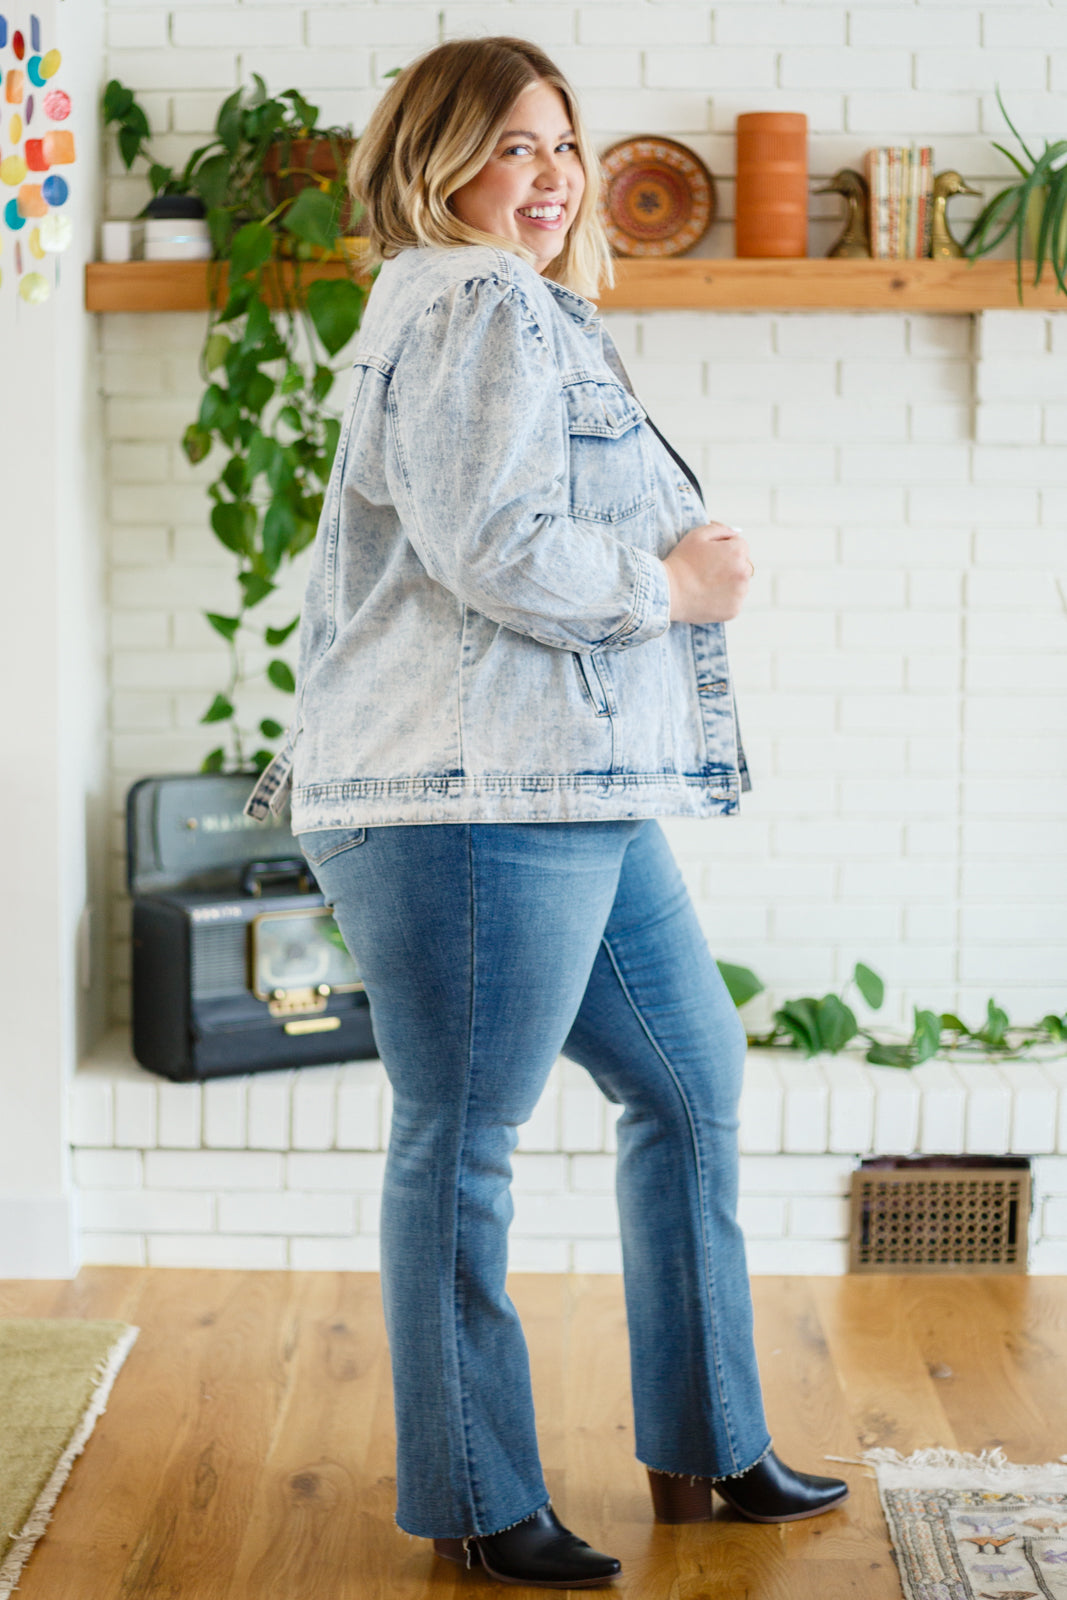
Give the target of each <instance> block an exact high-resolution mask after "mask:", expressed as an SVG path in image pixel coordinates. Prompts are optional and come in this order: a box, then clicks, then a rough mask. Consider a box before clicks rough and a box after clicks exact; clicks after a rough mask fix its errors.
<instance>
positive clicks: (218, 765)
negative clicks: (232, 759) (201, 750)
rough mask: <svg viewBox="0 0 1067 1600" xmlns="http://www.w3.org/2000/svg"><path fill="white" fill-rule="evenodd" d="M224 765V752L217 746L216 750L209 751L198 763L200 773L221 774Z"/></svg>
mask: <svg viewBox="0 0 1067 1600" xmlns="http://www.w3.org/2000/svg"><path fill="white" fill-rule="evenodd" d="M225 763H226V752H225V750H224V749H223V748H222V746H221V745H219V747H218V749H217V750H209V751H208V753H207V755H206V756H205V757H204V759H203V761H201V763H200V771H201V772H221V771H222V769H223V766H224V765H225Z"/></svg>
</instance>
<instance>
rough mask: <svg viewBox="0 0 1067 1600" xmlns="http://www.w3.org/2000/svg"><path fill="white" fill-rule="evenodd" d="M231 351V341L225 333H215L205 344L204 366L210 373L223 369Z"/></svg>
mask: <svg viewBox="0 0 1067 1600" xmlns="http://www.w3.org/2000/svg"><path fill="white" fill-rule="evenodd" d="M229 350H230V340H229V339H227V337H226V335H225V334H224V333H213V334H211V335H210V337H209V338H208V339H207V340H206V341H205V343H204V366H205V367H206V368H207V370H208V371H209V372H214V371H215V368H216V367H221V366H222V364H223V362H224V361H225V360H226V357H227V355H228V354H229Z"/></svg>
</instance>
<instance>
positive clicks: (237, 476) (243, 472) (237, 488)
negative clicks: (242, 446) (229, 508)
mask: <svg viewBox="0 0 1067 1600" xmlns="http://www.w3.org/2000/svg"><path fill="white" fill-rule="evenodd" d="M222 482H223V483H224V484H225V485H226V487H227V489H229V491H230V493H231V494H232V495H233V497H234V499H235V500H240V498H241V496H242V495H243V494H244V493H245V491H246V489H247V488H248V469H247V467H246V466H245V461H244V457H243V456H231V457H230V459H229V461H227V463H226V465H225V467H224V468H223V469H222Z"/></svg>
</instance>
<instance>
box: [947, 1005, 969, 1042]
mask: <svg viewBox="0 0 1067 1600" xmlns="http://www.w3.org/2000/svg"><path fill="white" fill-rule="evenodd" d="M941 1027H942V1029H943V1030H947V1031H948V1032H949V1033H958V1034H959V1036H960V1038H961V1039H962V1038H966V1037H967V1035H968V1034H969V1033H970V1031H971V1030H970V1028H968V1026H967V1024H966V1023H965V1022H964V1021H962V1020H961V1018H959V1017H957V1016H956V1014H955V1012H953V1011H942V1013H941Z"/></svg>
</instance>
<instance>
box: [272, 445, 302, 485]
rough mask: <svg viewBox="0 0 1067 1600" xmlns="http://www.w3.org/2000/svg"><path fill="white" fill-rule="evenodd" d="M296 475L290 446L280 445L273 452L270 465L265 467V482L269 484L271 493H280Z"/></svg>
mask: <svg viewBox="0 0 1067 1600" xmlns="http://www.w3.org/2000/svg"><path fill="white" fill-rule="evenodd" d="M295 477H296V465H295V463H294V461H293V450H292V448H291V447H286V446H282V448H281V449H279V450H276V451H275V452H274V455H273V457H272V458H271V463H270V466H269V467H268V468H267V482H268V483H269V484H270V487H271V493H272V494H281V493H283V492H284V490H286V489H288V487H289V485H290V484H291V483H292V481H293V479H294V478H295Z"/></svg>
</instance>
